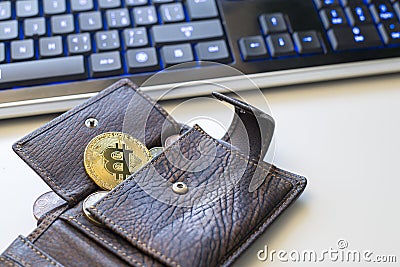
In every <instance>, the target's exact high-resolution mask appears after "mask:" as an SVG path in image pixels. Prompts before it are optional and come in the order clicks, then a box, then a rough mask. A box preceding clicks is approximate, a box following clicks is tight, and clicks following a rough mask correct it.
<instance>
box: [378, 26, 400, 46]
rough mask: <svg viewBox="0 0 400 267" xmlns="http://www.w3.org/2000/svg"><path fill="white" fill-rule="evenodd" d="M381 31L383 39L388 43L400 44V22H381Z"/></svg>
mask: <svg viewBox="0 0 400 267" xmlns="http://www.w3.org/2000/svg"><path fill="white" fill-rule="evenodd" d="M378 29H379V32H380V33H381V36H382V38H383V41H384V42H385V44H387V45H393V44H400V24H399V23H382V24H379V27H378Z"/></svg>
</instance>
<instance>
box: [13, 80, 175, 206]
mask: <svg viewBox="0 0 400 267" xmlns="http://www.w3.org/2000/svg"><path fill="white" fill-rule="evenodd" d="M126 86H129V87H128V88H129V89H132V90H134V91H135V92H136V93H139V94H140V95H141V96H142V97H143V98H145V99H146V100H147V101H148V102H149V103H150V104H152V105H154V106H155V107H156V108H157V110H158V111H159V112H160V113H161V114H162V115H163V116H164V117H165V119H167V120H168V121H169V122H170V123H172V124H173V125H174V126H175V127H179V126H178V124H177V123H176V122H175V121H173V120H171V119H169V116H168V114H167V112H166V111H165V110H164V109H163V108H162V107H161V106H160V105H159V104H158V103H157V102H155V101H154V100H152V99H151V98H150V97H148V96H147V95H145V94H143V92H142V91H141V90H140V89H139V88H138V86H136V85H135V84H133V83H132V82H130V81H128V80H127V81H125V82H124V83H122V84H121V85H120V86H119V87H116V89H115V90H114V91H110V92H109V93H107V94H105V95H103V96H102V97H100V98H98V99H96V101H94V102H93V103H95V102H97V101H99V100H101V99H103V98H104V97H106V96H108V95H109V94H112V93H114V92H115V91H117V90H120V89H123V88H126ZM93 103H90V104H89V103H87V105H84V106H82V107H81V108H80V109H79V110H77V111H76V112H75V113H73V114H71V115H70V116H67V117H66V118H64V120H66V119H68V118H69V117H71V116H73V115H75V114H77V113H78V112H80V111H81V110H83V109H85V108H87V107H88V106H89V105H92V104H93ZM64 120H61V121H59V122H57V124H59V123H60V122H62V121H64ZM48 129H49V128H43V129H42V131H40V132H38V133H37V134H36V135H35V136H32V137H31V138H30V139H28V140H24V139H23V140H22V141H23V143H25V142H28V141H29V140H31V139H32V138H33V137H36V136H39V135H41V134H42V133H43V132H44V131H47V130H48ZM23 143H21V142H19V143H17V145H16V148H17V150H18V151H20V152H21V153H22V154H23V155H24V156H25V157H26V158H27V159H28V161H29V162H31V163H32V164H33V166H35V168H36V169H37V170H38V171H39V172H40V173H41V174H42V175H43V176H44V178H45V179H46V180H48V181H49V182H50V183H51V184H52V185H53V186H54V187H55V188H57V190H59V191H60V192H62V193H63V195H65V196H66V197H68V198H69V199H70V200H72V202H74V203H75V202H77V200H76V199H75V198H74V197H73V196H71V194H70V192H67V191H66V190H64V189H63V188H61V187H60V186H59V185H58V184H57V183H56V182H55V181H54V180H53V179H52V178H51V177H50V175H49V174H48V173H47V171H45V170H44V169H43V168H41V167H40V166H39V164H37V163H36V162H35V161H34V160H33V159H32V158H31V156H30V155H29V154H28V153H27V152H26V151H25V150H24V147H23Z"/></svg>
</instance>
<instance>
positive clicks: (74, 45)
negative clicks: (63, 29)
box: [67, 33, 92, 55]
mask: <svg viewBox="0 0 400 267" xmlns="http://www.w3.org/2000/svg"><path fill="white" fill-rule="evenodd" d="M67 43H68V53H69V54H85V55H87V54H89V52H90V51H92V44H91V41H90V34H89V33H79V34H70V35H68V37H67Z"/></svg>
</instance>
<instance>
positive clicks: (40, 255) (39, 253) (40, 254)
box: [19, 237, 59, 266]
mask: <svg viewBox="0 0 400 267" xmlns="http://www.w3.org/2000/svg"><path fill="white" fill-rule="evenodd" d="M19 239H20V240H21V241H22V242H23V243H24V244H25V245H26V246H27V247H28V248H30V249H31V250H32V251H33V252H35V253H36V254H37V255H38V256H39V257H40V258H42V259H45V260H46V261H48V262H50V264H51V265H54V266H59V265H58V264H57V263H56V262H54V261H53V260H51V259H49V258H48V257H47V256H46V255H44V254H43V253H42V252H40V251H39V250H37V249H36V248H34V247H33V246H32V245H31V244H29V243H27V242H26V241H25V240H24V239H23V238H21V237H19Z"/></svg>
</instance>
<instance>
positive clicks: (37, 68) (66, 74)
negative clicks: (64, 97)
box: [0, 56, 87, 88]
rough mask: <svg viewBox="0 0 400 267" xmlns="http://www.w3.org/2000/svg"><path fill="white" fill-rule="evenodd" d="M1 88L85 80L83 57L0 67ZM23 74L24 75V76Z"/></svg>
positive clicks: (8, 64) (43, 60)
mask: <svg viewBox="0 0 400 267" xmlns="http://www.w3.org/2000/svg"><path fill="white" fill-rule="evenodd" d="M0 71H1V74H2V75H1V79H0V87H2V88H4V87H7V86H8V85H9V84H12V85H13V86H15V85H21V84H29V85H32V84H37V83H46V82H52V81H66V80H71V79H81V78H85V77H86V76H87V75H86V70H85V64H84V58H83V56H73V57H62V58H52V59H42V60H34V61H28V62H19V63H7V64H4V65H0ZM22 74H23V75H22Z"/></svg>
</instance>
